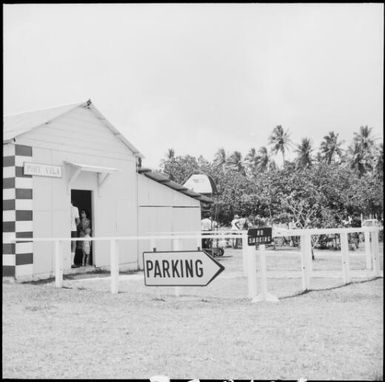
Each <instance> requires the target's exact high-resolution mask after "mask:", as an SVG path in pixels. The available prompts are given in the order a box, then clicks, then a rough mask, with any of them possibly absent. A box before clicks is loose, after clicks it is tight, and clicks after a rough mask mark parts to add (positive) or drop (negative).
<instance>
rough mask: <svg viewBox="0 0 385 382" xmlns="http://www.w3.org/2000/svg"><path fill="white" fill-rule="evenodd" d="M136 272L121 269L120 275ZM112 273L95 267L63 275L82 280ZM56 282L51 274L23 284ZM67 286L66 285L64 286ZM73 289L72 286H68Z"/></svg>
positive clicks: (65, 278) (64, 277)
mask: <svg viewBox="0 0 385 382" xmlns="http://www.w3.org/2000/svg"><path fill="white" fill-rule="evenodd" d="M136 273H140V272H138V271H120V272H119V274H120V275H133V274H136ZM110 275H111V272H110V271H109V270H105V269H100V268H94V269H89V270H87V271H84V270H83V271H78V272H76V271H74V272H72V273H69V274H65V275H63V280H81V279H88V278H90V276H91V277H92V276H95V277H100V278H103V277H109V276H110ZM54 282H55V276H51V277H49V278H46V279H41V280H33V281H23V282H21V284H29V285H44V284H50V283H54ZM63 288H66V287H63ZM67 289H71V288H67Z"/></svg>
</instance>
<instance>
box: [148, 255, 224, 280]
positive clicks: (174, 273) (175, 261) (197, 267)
mask: <svg viewBox="0 0 385 382" xmlns="http://www.w3.org/2000/svg"><path fill="white" fill-rule="evenodd" d="M143 264H144V283H145V285H147V286H206V285H208V284H209V283H210V282H211V281H213V280H214V279H215V277H217V276H218V275H219V274H220V273H221V272H222V271H223V270H224V269H225V267H224V266H223V265H222V264H220V263H218V262H217V261H215V260H214V259H213V258H212V257H211V256H210V255H208V254H207V253H206V252H203V251H173V252H162V251H159V252H143Z"/></svg>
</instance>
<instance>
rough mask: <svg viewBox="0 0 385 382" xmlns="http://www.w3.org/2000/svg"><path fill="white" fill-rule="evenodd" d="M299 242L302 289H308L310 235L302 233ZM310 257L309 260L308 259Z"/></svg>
mask: <svg viewBox="0 0 385 382" xmlns="http://www.w3.org/2000/svg"><path fill="white" fill-rule="evenodd" d="M300 244H301V266H302V290H303V291H306V290H309V289H310V272H311V267H310V263H311V261H312V260H311V235H310V234H309V233H304V234H302V235H301V237H300ZM309 258H310V261H309Z"/></svg>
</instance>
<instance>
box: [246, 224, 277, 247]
mask: <svg viewBox="0 0 385 382" xmlns="http://www.w3.org/2000/svg"><path fill="white" fill-rule="evenodd" d="M272 236H273V229H272V228H271V227H261V228H250V229H249V230H248V231H247V244H248V245H249V246H252V245H258V244H270V243H271V241H272Z"/></svg>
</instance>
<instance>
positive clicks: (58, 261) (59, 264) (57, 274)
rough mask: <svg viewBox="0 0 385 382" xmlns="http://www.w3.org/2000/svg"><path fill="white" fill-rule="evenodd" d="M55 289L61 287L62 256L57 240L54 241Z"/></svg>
mask: <svg viewBox="0 0 385 382" xmlns="http://www.w3.org/2000/svg"><path fill="white" fill-rule="evenodd" d="M55 287H56V288H62V287H63V254H62V251H61V248H60V241H59V240H55Z"/></svg>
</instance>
